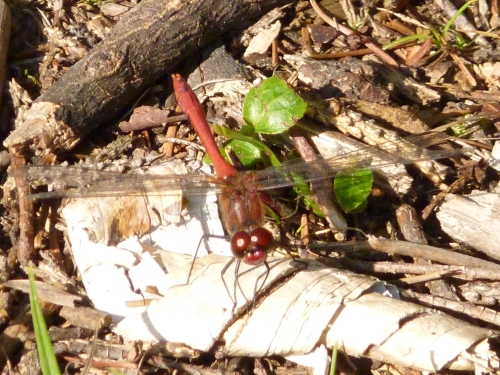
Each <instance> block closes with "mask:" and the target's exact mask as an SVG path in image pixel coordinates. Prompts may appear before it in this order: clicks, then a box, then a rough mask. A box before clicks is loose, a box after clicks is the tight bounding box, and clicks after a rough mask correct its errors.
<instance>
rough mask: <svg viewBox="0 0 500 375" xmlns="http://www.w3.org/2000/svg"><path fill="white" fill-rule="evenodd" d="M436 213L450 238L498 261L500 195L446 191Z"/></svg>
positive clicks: (499, 251) (499, 255) (499, 258)
mask: <svg viewBox="0 0 500 375" xmlns="http://www.w3.org/2000/svg"><path fill="white" fill-rule="evenodd" d="M436 216H437V218H438V219H439V221H440V223H441V228H443V230H444V231H445V232H446V233H447V234H448V235H449V236H450V237H452V238H454V239H455V240H458V241H461V242H464V243H466V244H467V245H469V246H471V247H473V248H474V249H476V250H479V251H481V252H483V253H485V254H487V255H489V256H490V257H492V258H495V259H498V260H500V249H499V248H498V243H499V242H500V221H499V220H498V217H499V216H500V195H498V194H492V193H478V194H471V195H469V196H458V195H455V194H448V195H447V196H446V197H445V200H444V202H443V204H441V206H440V207H439V211H438V212H437V214H436Z"/></svg>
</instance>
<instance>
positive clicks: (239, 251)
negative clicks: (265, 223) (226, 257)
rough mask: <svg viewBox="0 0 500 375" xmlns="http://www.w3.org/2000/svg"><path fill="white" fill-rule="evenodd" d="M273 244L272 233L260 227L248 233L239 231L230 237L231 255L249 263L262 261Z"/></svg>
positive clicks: (260, 262)
mask: <svg viewBox="0 0 500 375" xmlns="http://www.w3.org/2000/svg"><path fill="white" fill-rule="evenodd" d="M273 244H274V238H273V235H272V234H271V232H269V231H268V230H267V229H264V228H262V227H258V228H255V229H253V230H252V231H251V232H250V233H248V232H245V231H239V232H236V233H235V234H233V236H232V237H231V251H232V253H233V256H234V257H235V258H236V259H241V260H243V262H245V263H246V264H250V265H258V264H262V263H264V262H265V261H266V259H267V253H268V251H269V250H271V248H272V246H273Z"/></svg>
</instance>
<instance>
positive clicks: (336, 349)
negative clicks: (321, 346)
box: [330, 342, 339, 375]
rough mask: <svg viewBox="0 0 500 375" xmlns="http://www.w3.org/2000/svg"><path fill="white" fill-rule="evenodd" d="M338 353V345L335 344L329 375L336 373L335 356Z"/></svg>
mask: <svg viewBox="0 0 500 375" xmlns="http://www.w3.org/2000/svg"><path fill="white" fill-rule="evenodd" d="M338 352H339V343H338V342H335V345H334V346H333V350H332V361H331V363H330V375H335V373H336V372H337V355H338Z"/></svg>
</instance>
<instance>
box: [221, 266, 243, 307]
mask: <svg viewBox="0 0 500 375" xmlns="http://www.w3.org/2000/svg"><path fill="white" fill-rule="evenodd" d="M234 261H235V258H231V259H229V262H227V263H226V265H225V266H224V268H223V269H222V271H220V276H221V278H222V283H223V284H224V288H225V289H226V292H227V295H228V296H229V298H231V302H232V303H233V309H234V308H235V307H236V280H235V287H234V294H231V292H230V291H229V288H228V286H227V283H226V279H225V278H224V275H225V273H226V271H227V269H228V268H229V267H230V266H231V264H233V262H234ZM240 262H241V261H240V260H237V261H236V271H235V272H238V270H239V268H240V267H239V266H240ZM233 295H234V298H233Z"/></svg>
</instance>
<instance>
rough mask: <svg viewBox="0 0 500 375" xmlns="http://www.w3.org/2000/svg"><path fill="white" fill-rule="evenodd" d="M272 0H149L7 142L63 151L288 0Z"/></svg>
mask: <svg viewBox="0 0 500 375" xmlns="http://www.w3.org/2000/svg"><path fill="white" fill-rule="evenodd" d="M289 2H290V1H289V0H271V1H262V0H260V1H245V0H237V1H231V2H226V1H218V0H208V1H202V2H200V1H198V0H149V1H148V0H146V1H143V2H141V3H140V4H139V5H138V6H136V7H135V8H134V9H133V10H132V11H130V12H129V13H128V14H127V15H126V16H125V17H124V18H123V19H122V20H121V21H120V22H119V23H118V24H117V25H116V26H115V28H114V29H113V31H112V32H111V34H110V35H109V37H108V39H106V40H104V41H103V42H102V43H100V44H99V45H98V46H97V47H96V48H94V49H93V50H91V51H90V52H89V54H88V55H87V56H85V58H83V59H82V60H80V61H79V62H78V63H77V64H75V65H74V66H73V67H72V68H71V69H70V70H69V71H68V72H67V73H66V74H65V75H64V76H63V77H62V78H61V79H60V80H59V81H58V82H56V83H55V84H54V85H53V86H52V87H50V88H49V89H48V90H47V91H45V92H44V93H43V95H42V96H40V97H39V98H38V99H37V100H36V101H35V103H34V104H33V106H32V107H31V110H30V111H29V112H28V114H27V116H26V120H25V121H24V123H23V124H22V125H21V126H20V128H18V129H16V131H14V132H13V133H12V134H11V135H10V136H9V137H8V138H7V139H6V140H5V142H4V145H5V146H6V147H8V148H10V149H11V150H12V151H13V152H15V153H17V154H27V153H34V154H36V155H43V154H47V153H50V152H53V153H57V152H64V151H67V150H69V149H71V148H72V147H73V146H75V145H76V144H77V143H78V142H79V141H80V139H81V137H83V136H84V135H85V134H87V133H89V132H90V131H92V130H93V129H95V128H96V127H97V126H99V125H100V124H103V123H107V122H109V121H112V120H113V119H115V118H116V117H117V116H118V115H119V114H120V113H122V112H123V110H124V109H125V108H126V107H127V106H128V105H130V103H132V102H133V100H134V99H135V98H136V97H137V96H138V95H139V94H140V92H141V91H142V90H144V89H145V88H146V87H147V86H148V85H150V84H151V83H153V82H154V81H155V80H156V79H158V78H160V77H162V76H164V75H166V74H167V73H169V72H171V71H173V69H175V67H176V66H177V65H179V63H181V61H182V60H184V59H185V58H186V57H188V56H190V55H192V54H194V53H195V52H196V51H197V50H198V49H199V48H201V47H202V46H206V45H207V44H209V43H210V42H211V41H213V40H214V39H215V38H217V37H219V36H221V35H223V34H226V33H228V32H229V31H231V30H236V29H238V28H242V27H244V26H246V25H248V24H250V23H251V21H252V20H256V19H257V18H258V17H260V16H262V15H263V14H265V13H266V12H268V11H269V10H271V9H273V8H274V7H277V6H282V5H285V4H287V3H289Z"/></svg>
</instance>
